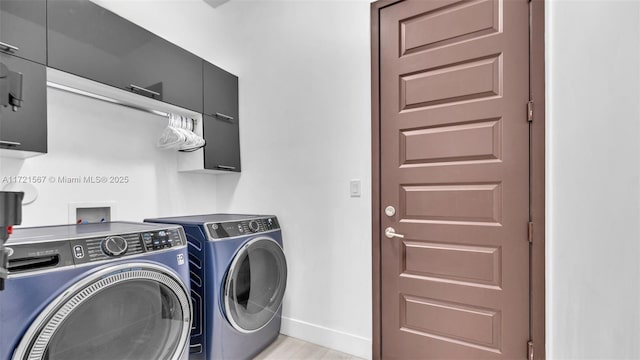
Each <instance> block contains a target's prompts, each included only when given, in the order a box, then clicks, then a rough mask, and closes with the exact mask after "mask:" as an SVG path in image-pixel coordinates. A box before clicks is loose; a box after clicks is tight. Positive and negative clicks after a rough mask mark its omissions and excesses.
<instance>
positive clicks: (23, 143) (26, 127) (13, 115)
mask: <svg viewBox="0 0 640 360" xmlns="http://www.w3.org/2000/svg"><path fill="white" fill-rule="evenodd" d="M0 1H4V0H0ZM0 63H2V64H4V65H6V66H7V68H9V70H11V71H15V72H20V73H22V74H23V78H22V99H23V102H22V107H21V108H19V109H18V111H15V112H14V111H12V109H11V108H10V107H2V106H0V148H2V149H13V150H24V151H34V152H41V153H46V152H47V85H46V83H47V71H46V68H45V66H44V65H42V64H38V63H35V62H32V61H29V60H25V59H22V58H19V57H16V56H11V55H7V54H3V53H0Z"/></svg>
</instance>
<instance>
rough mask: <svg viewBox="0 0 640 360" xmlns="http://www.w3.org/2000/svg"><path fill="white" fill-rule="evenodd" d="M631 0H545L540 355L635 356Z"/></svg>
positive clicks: (636, 168)
mask: <svg viewBox="0 0 640 360" xmlns="http://www.w3.org/2000/svg"><path fill="white" fill-rule="evenodd" d="M639 6H640V3H639V2H637V1H624V2H621V1H604V0H602V1H550V2H549V3H548V4H547V99H548V100H547V101H548V102H547V104H548V108H547V125H548V128H547V129H548V133H547V146H548V153H547V157H548V159H547V162H548V166H547V168H548V172H547V175H548V179H547V192H548V193H547V200H548V202H547V205H548V210H547V224H548V228H547V282H548V283H547V346H548V348H547V349H548V357H549V358H550V359H586V358H594V359H595V358H597V359H605V358H606V359H613V358H618V359H638V358H640V287H639V284H640V265H639V264H640V262H639V261H638V258H639V255H640V241H639V240H640V229H639V225H638V224H639V219H640V211H639V205H638V204H639V200H640V197H639V195H640V194H639V182H638V179H639V176H640V151H639V150H640V148H639V145H638V144H639V140H640V138H639V135H640V131H639V130H640V126H639V125H640V109H639V105H638V104H639V100H640V87H639V84H640V81H639V80H640V77H639V74H640V72H639V67H640V54H639V44H640V28H639V26H640V21H639V20H640V8H639Z"/></svg>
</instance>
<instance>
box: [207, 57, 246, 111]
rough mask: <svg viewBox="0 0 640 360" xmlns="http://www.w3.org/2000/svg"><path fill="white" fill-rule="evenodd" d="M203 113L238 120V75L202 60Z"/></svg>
mask: <svg viewBox="0 0 640 360" xmlns="http://www.w3.org/2000/svg"><path fill="white" fill-rule="evenodd" d="M204 113H205V114H207V115H209V116H214V117H216V116H217V117H223V118H225V117H226V118H229V117H232V118H234V120H236V122H237V120H238V77H237V76H235V75H233V74H230V73H228V72H226V71H224V70H222V69H220V68H219V67H217V66H215V65H212V64H210V63H208V62H206V61H205V62H204Z"/></svg>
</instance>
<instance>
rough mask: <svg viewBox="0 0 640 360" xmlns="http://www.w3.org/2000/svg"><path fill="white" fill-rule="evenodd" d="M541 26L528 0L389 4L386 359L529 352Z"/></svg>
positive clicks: (383, 98)
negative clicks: (531, 115) (535, 55)
mask: <svg viewBox="0 0 640 360" xmlns="http://www.w3.org/2000/svg"><path fill="white" fill-rule="evenodd" d="M528 29H529V14H528V2H527V0H477V1H450V0H420V1H404V2H400V3H398V4H395V5H392V6H389V7H387V8H384V9H382V10H381V12H380V121H381V125H380V153H381V155H380V159H381V164H380V169H381V170H380V171H381V174H380V184H381V195H380V205H381V209H380V210H381V214H382V215H381V217H382V218H381V222H380V224H381V226H380V229H379V231H380V233H381V234H382V240H381V298H380V299H381V324H382V325H381V332H382V335H381V338H382V340H381V346H382V358H383V359H394V358H402V359H451V358H455V359H471V358H501V359H524V358H526V354H527V341H528V339H529V242H528V237H527V228H528V222H529V124H528V122H527V114H526V104H527V102H528V100H529V30H528ZM387 206H392V207H394V208H395V214H394V215H387V214H385V209H386V208H387ZM389 210H390V209H389ZM390 213H391V212H390ZM388 227H392V228H394V229H395V232H396V233H397V234H401V235H404V238H400V237H393V238H387V237H386V236H385V229H386V228H388Z"/></svg>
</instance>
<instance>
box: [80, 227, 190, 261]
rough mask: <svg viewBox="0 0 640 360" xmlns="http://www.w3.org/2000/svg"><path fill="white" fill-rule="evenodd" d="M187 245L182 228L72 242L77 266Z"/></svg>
mask: <svg viewBox="0 0 640 360" xmlns="http://www.w3.org/2000/svg"><path fill="white" fill-rule="evenodd" d="M186 243H187V242H186V240H185V235H184V230H183V229H182V228H177V229H176V228H174V229H166V230H157V231H148V232H143V233H132V234H119V235H110V236H105V237H95V238H89V239H77V240H71V241H70V244H71V253H72V254H73V258H74V259H73V260H74V262H75V263H76V264H83V263H88V262H93V261H100V260H107V259H112V258H118V257H124V256H131V255H139V254H144V253H148V252H153V251H160V250H163V249H167V248H172V247H174V246H181V245H185V244H186Z"/></svg>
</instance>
